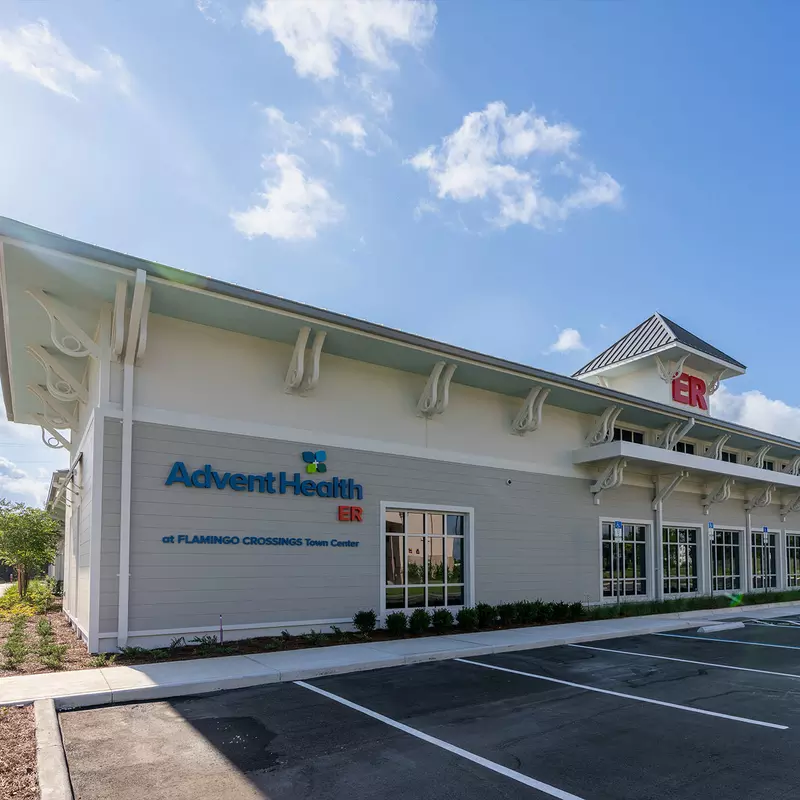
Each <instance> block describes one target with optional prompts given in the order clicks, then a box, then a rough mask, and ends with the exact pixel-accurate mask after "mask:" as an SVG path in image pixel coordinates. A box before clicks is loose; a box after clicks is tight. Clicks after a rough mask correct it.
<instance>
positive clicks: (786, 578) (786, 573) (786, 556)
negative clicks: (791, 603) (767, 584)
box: [782, 528, 800, 589]
mask: <svg viewBox="0 0 800 800" xmlns="http://www.w3.org/2000/svg"><path fill="white" fill-rule="evenodd" d="M790 536H797V537H800V530H789V529H788V528H787V529H785V530H784V532H783V557H784V558H783V564H784V566H783V570H782V571H783V575H782V578H783V584H782V586H783V587H784V588H786V589H800V572H798V573H797V575H798V579H799V580H798V583H797V584H795V585H794V586H792V585H791V584H790V583H789V537H790ZM796 549H797V550H798V552H799V553H800V543H798V546H797V548H796Z"/></svg>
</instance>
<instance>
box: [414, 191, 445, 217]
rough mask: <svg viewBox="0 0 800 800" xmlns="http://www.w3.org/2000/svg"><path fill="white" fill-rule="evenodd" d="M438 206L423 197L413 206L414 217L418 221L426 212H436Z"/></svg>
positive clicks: (437, 211)
mask: <svg viewBox="0 0 800 800" xmlns="http://www.w3.org/2000/svg"><path fill="white" fill-rule="evenodd" d="M438 213H439V207H438V206H437V205H436V204H435V203H432V202H431V201H430V200H426V199H425V198H424V197H423V198H422V200H420V201H419V202H418V203H417V204H416V206H414V219H415V220H417V222H419V221H420V220H421V219H422V218H423V217H424V216H425V215H426V214H438Z"/></svg>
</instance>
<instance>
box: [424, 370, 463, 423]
mask: <svg viewBox="0 0 800 800" xmlns="http://www.w3.org/2000/svg"><path fill="white" fill-rule="evenodd" d="M455 371H456V364H448V363H447V362H446V361H437V362H436V363H435V364H434V365H433V369H432V370H431V374H430V375H429V376H428V380H427V381H426V383H425V388H424V389H423V390H422V394H421V395H420V398H419V401H418V402H417V416H420V417H427V418H428V419H430V418H431V417H433V416H434V415H435V414H442V413H444V411H445V409H446V408H447V405H448V403H449V402H450V381H451V380H452V379H453V373H454V372H455Z"/></svg>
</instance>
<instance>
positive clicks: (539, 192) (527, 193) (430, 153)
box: [408, 102, 622, 228]
mask: <svg viewBox="0 0 800 800" xmlns="http://www.w3.org/2000/svg"><path fill="white" fill-rule="evenodd" d="M578 139H579V133H578V131H577V130H575V128H573V127H572V126H571V125H569V124H566V123H555V124H550V123H548V121H547V120H546V119H545V117H542V116H536V115H535V114H533V113H531V112H527V111H523V112H521V113H519V114H509V113H508V112H507V109H506V106H505V103H501V102H494V103H489V105H487V106H486V108H485V109H484V110H483V111H474V112H472V113H470V114H467V115H466V116H465V117H464V119H463V121H462V124H461V127H460V128H458V129H457V130H456V131H454V132H453V133H451V134H450V135H449V136H446V137H445V138H444V140H443V141H442V144H441V146H440V147H438V148H437V147H436V146H434V145H431V146H430V147H427V148H425V149H424V150H421V151H420V152H419V153H417V154H416V155H415V156H413V157H412V158H411V159H409V160H408V163H409V164H410V165H411V166H412V167H413V168H414V169H416V170H417V171H419V172H425V173H427V175H428V178H429V179H430V183H431V188H432V190H433V191H434V193H435V194H436V196H437V197H438V198H439V199H445V198H448V197H449V198H450V199H452V200H455V201H457V202H461V203H464V202H468V201H473V200H486V199H491V200H493V201H494V205H495V207H496V214H495V216H494V217H493V222H494V223H495V224H496V225H498V226H500V227H507V226H509V225H512V224H513V223H523V224H529V225H532V226H534V227H536V228H543V227H545V226H546V225H548V224H551V223H554V222H559V221H563V220H565V219H566V218H567V217H568V216H569V215H570V214H571V213H572V212H573V211H576V210H579V209H588V208H594V207H596V206H599V205H604V204H608V205H615V204H617V203H618V202H619V200H620V197H621V193H622V189H621V187H620V185H619V184H618V183H617V182H616V181H615V180H614V179H613V178H612V177H611V176H610V175H609V174H607V173H605V172H597V170H595V169H594V167H592V166H591V165H587V169H586V173H585V174H579V175H578V178H577V187H576V188H575V189H574V190H572V191H571V192H568V193H567V194H566V195H565V196H564V197H562V199H560V200H556V199H553V198H552V197H549V196H548V195H547V194H545V192H544V190H543V189H542V187H541V183H540V176H539V172H538V170H537V169H536V166H537V165H538V164H539V163H540V162H543V161H544V160H545V159H546V158H547V157H552V156H560V157H562V158H560V161H559V163H561V162H562V161H563V157H567V158H569V159H570V160H571V161H573V162H575V163H580V159H579V158H578V156H577V155H576V154H575V152H574V150H575V147H576V145H577V143H578ZM533 156H535V157H536V159H537V164H536V165H534V166H530V165H525V166H524V167H523V166H522V165H521V164H520V162H521V161H522V160H524V159H529V158H531V157H533ZM560 171H561V172H562V173H564V172H566V171H565V170H564V169H563V168H561V170H560Z"/></svg>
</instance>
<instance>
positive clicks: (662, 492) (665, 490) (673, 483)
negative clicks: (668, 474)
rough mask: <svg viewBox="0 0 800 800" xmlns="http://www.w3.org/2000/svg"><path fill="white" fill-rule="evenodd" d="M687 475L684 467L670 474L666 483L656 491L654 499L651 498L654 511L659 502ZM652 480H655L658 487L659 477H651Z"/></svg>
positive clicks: (687, 472)
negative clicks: (670, 477) (670, 476)
mask: <svg viewBox="0 0 800 800" xmlns="http://www.w3.org/2000/svg"><path fill="white" fill-rule="evenodd" d="M688 477H689V471H688V470H685V469H682V470H681V471H680V472H677V473H675V475H673V476H672V479H671V480H670V482H669V483H668V484H666V486H662V487H661V489H660V490H658V491H657V492H656V497H655V500H653V506H652V508H653V511H655V510H656V509H657V508H658V505H659V503H663V502H664V501H665V500H666V499H667V498H668V497H669V496H670V495H671V494H672V493H673V492H674V491H675V490H676V489H677V488H678V486H680V484H681V482H682V481H683V480H684V478H688ZM653 481H654V482H655V484H656V488H657V489H658V483H659V479H658V478H653Z"/></svg>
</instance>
